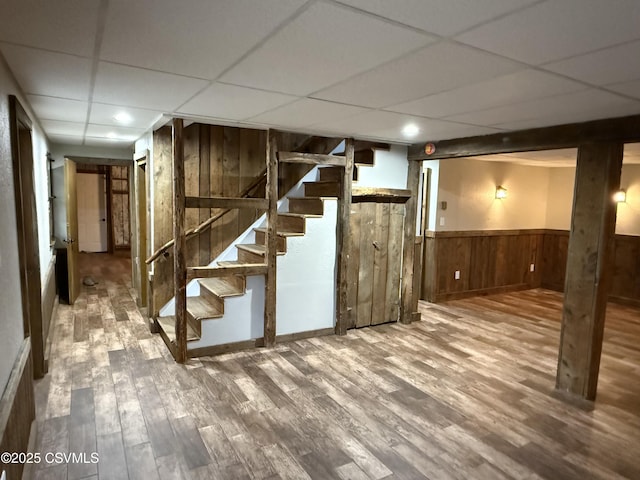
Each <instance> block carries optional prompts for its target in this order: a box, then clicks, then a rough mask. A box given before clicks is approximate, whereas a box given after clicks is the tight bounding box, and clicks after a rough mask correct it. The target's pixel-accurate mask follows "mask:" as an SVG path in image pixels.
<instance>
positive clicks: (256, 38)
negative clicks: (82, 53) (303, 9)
mask: <svg viewBox="0 0 640 480" xmlns="http://www.w3.org/2000/svg"><path fill="white" fill-rule="evenodd" d="M304 1H305V0H269V1H268V2H264V1H260V2H256V1H255V0H217V1H215V2H212V1H211V0H182V1H179V2H176V1H175V0H160V1H159V0H136V1H135V2H131V1H129V0H112V1H111V2H110V4H109V13H108V18H107V23H106V27H105V33H104V39H103V43H102V50H101V52H100V58H101V59H103V60H109V61H112V62H116V63H124V64H128V65H135V66H140V67H145V68H150V69H153V70H160V71H165V72H171V73H176V74H181V75H188V76H194V77H200V78H207V79H213V78H215V77H216V76H217V75H219V74H220V73H221V72H222V71H224V70H225V69H226V68H228V67H229V66H231V65H232V64H233V62H235V61H236V60H237V59H239V58H240V57H241V56H242V55H243V54H244V53H246V52H247V51H248V50H249V49H250V48H252V47H253V46H254V45H256V44H257V43H258V42H260V41H261V40H262V39H263V38H264V37H266V36H267V35H268V34H269V33H270V32H271V31H272V30H273V29H274V28H275V27H276V26H278V25H279V24H280V23H281V22H283V21H284V20H285V19H286V18H287V17H289V16H290V15H291V14H293V13H294V12H295V11H296V9H297V8H299V7H300V6H302V5H303V4H304ZM141 32H144V35H141Z"/></svg>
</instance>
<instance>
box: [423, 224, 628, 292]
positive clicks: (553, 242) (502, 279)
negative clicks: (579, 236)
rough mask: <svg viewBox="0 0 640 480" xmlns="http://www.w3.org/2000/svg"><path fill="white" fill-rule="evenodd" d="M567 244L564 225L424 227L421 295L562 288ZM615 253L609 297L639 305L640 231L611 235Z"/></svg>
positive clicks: (560, 289) (567, 237) (567, 236)
mask: <svg viewBox="0 0 640 480" xmlns="http://www.w3.org/2000/svg"><path fill="white" fill-rule="evenodd" d="M568 245H569V232H568V231H565V230H545V229H539V230H488V231H456V232H427V234H426V235H425V239H424V252H423V265H422V267H423V273H422V289H421V297H420V298H422V299H423V300H427V301H430V302H434V303H438V302H443V301H448V300H455V299H459V298H465V297H471V296H476V295H489V294H492V293H500V292H508V291H516V290H524V289H529V288H537V287H543V288H547V289H550V290H556V291H563V289H564V280H565V268H566V264H567V252H568ZM614 259H615V260H614V265H613V269H614V271H613V282H612V285H611V293H610V298H611V299H612V300H616V301H620V302H625V303H630V304H634V305H640V237H635V236H626V235H616V239H615V255H614ZM532 265H533V271H531V270H532V267H531V266H532ZM456 271H459V272H460V278H459V279H456V275H455V272H456Z"/></svg>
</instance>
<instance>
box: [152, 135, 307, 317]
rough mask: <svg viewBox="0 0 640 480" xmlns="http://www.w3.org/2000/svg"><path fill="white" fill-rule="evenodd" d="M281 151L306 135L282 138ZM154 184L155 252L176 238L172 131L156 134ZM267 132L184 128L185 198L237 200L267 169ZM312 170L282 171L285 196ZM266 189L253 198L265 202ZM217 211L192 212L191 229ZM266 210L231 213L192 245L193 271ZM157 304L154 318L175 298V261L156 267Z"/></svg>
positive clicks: (160, 261)
mask: <svg viewBox="0 0 640 480" xmlns="http://www.w3.org/2000/svg"><path fill="white" fill-rule="evenodd" d="M281 137H282V138H281V141H280V143H282V146H281V148H285V149H292V148H294V147H295V146H296V145H297V144H298V143H300V142H302V141H303V139H305V138H308V136H306V135H301V134H293V133H282V135H281ZM152 155H153V162H151V164H152V175H153V177H152V180H151V182H150V189H151V191H150V198H151V205H150V208H151V210H152V213H153V214H152V215H151V217H152V218H153V222H152V224H151V225H152V226H151V228H152V229H153V232H152V234H151V235H150V237H151V238H152V239H153V245H152V246H151V251H156V250H157V249H158V248H160V247H161V246H162V245H164V244H165V243H167V242H168V241H169V240H171V239H172V238H173V216H172V215H173V207H172V201H173V187H172V182H173V175H172V147H171V127H170V126H166V127H162V128H160V129H158V130H156V131H155V132H153V148H152ZM265 155H266V132H265V131H263V130H255V129H249V128H238V127H227V126H218V125H205V124H199V123H192V124H190V125H188V126H186V127H185V129H184V168H185V194H186V195H187V196H192V197H207V196H225V197H237V196H239V194H240V192H242V191H243V190H244V189H245V188H246V187H248V186H249V185H251V184H252V182H254V180H255V179H256V178H257V177H259V176H260V175H261V174H262V172H263V171H264V169H265ZM309 169H310V167H309V166H308V165H286V166H283V167H282V168H281V175H280V178H279V182H278V183H279V185H280V189H281V190H280V191H287V190H289V189H290V188H291V187H292V186H293V185H295V184H296V182H298V180H299V179H300V178H301V177H302V176H303V175H304V174H305V173H306V172H308V171H309ZM264 195H265V192H264V187H263V186H262V187H261V188H258V189H256V191H255V193H254V195H253V196H255V197H262V198H264ZM218 211H219V210H217V209H208V208H201V209H193V208H189V209H187V210H186V213H185V229H187V230H188V229H190V228H193V227H196V226H197V225H199V224H200V223H201V222H203V221H205V220H207V219H208V218H210V217H211V216H212V215H213V214H215V213H217V212H218ZM262 213H263V212H262V211H256V210H250V209H239V210H233V211H231V212H229V213H228V214H227V215H225V216H224V217H222V218H221V219H219V220H218V221H216V222H215V223H214V224H213V225H212V227H211V228H210V229H207V230H205V231H204V232H203V233H201V234H199V235H196V236H194V237H192V238H190V239H189V240H187V251H186V261H187V265H188V266H196V265H207V264H209V263H210V262H211V261H212V260H213V259H215V258H217V257H218V256H219V255H220V254H221V252H223V251H224V250H225V249H226V248H227V247H228V246H229V245H230V244H231V243H232V242H234V241H235V240H236V238H237V237H238V236H239V235H241V234H242V233H243V232H245V230H246V229H247V228H248V227H249V226H250V225H251V224H252V223H253V222H254V221H255V220H256V219H257V218H259V216H260V215H262ZM153 272H154V274H153V288H152V305H153V309H152V310H153V311H151V312H149V313H150V316H152V317H156V316H157V315H158V313H159V308H160V307H161V306H162V305H164V304H165V303H166V302H167V301H168V300H169V299H171V298H172V297H173V262H172V260H171V257H170V256H169V257H166V258H159V259H158V260H157V261H155V262H154V265H153Z"/></svg>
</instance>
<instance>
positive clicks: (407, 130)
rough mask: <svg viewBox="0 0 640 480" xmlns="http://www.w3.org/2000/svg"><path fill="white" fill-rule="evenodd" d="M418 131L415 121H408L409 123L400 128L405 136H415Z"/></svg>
mask: <svg viewBox="0 0 640 480" xmlns="http://www.w3.org/2000/svg"><path fill="white" fill-rule="evenodd" d="M419 132H420V129H419V128H418V126H417V125H416V124H415V123H410V124H409V125H405V127H404V128H403V129H402V134H403V135H404V136H405V137H415V136H416V135H417V134H418V133H419Z"/></svg>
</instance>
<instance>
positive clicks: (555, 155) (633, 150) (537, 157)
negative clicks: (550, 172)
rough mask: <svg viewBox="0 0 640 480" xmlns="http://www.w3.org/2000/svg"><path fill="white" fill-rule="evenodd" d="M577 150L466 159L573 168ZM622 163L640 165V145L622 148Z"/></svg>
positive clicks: (567, 149) (542, 151)
mask: <svg viewBox="0 0 640 480" xmlns="http://www.w3.org/2000/svg"><path fill="white" fill-rule="evenodd" d="M577 156H578V149H576V148H563V149H558V150H541V151H536V152H520V153H502V154H496V155H483V156H480V157H468V158H469V159H471V160H481V161H485V162H506V163H515V164H517V165H526V166H532V167H552V168H556V167H575V166H576V160H577ZM623 163H624V164H625V165H640V143H627V144H625V146H624V157H623Z"/></svg>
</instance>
